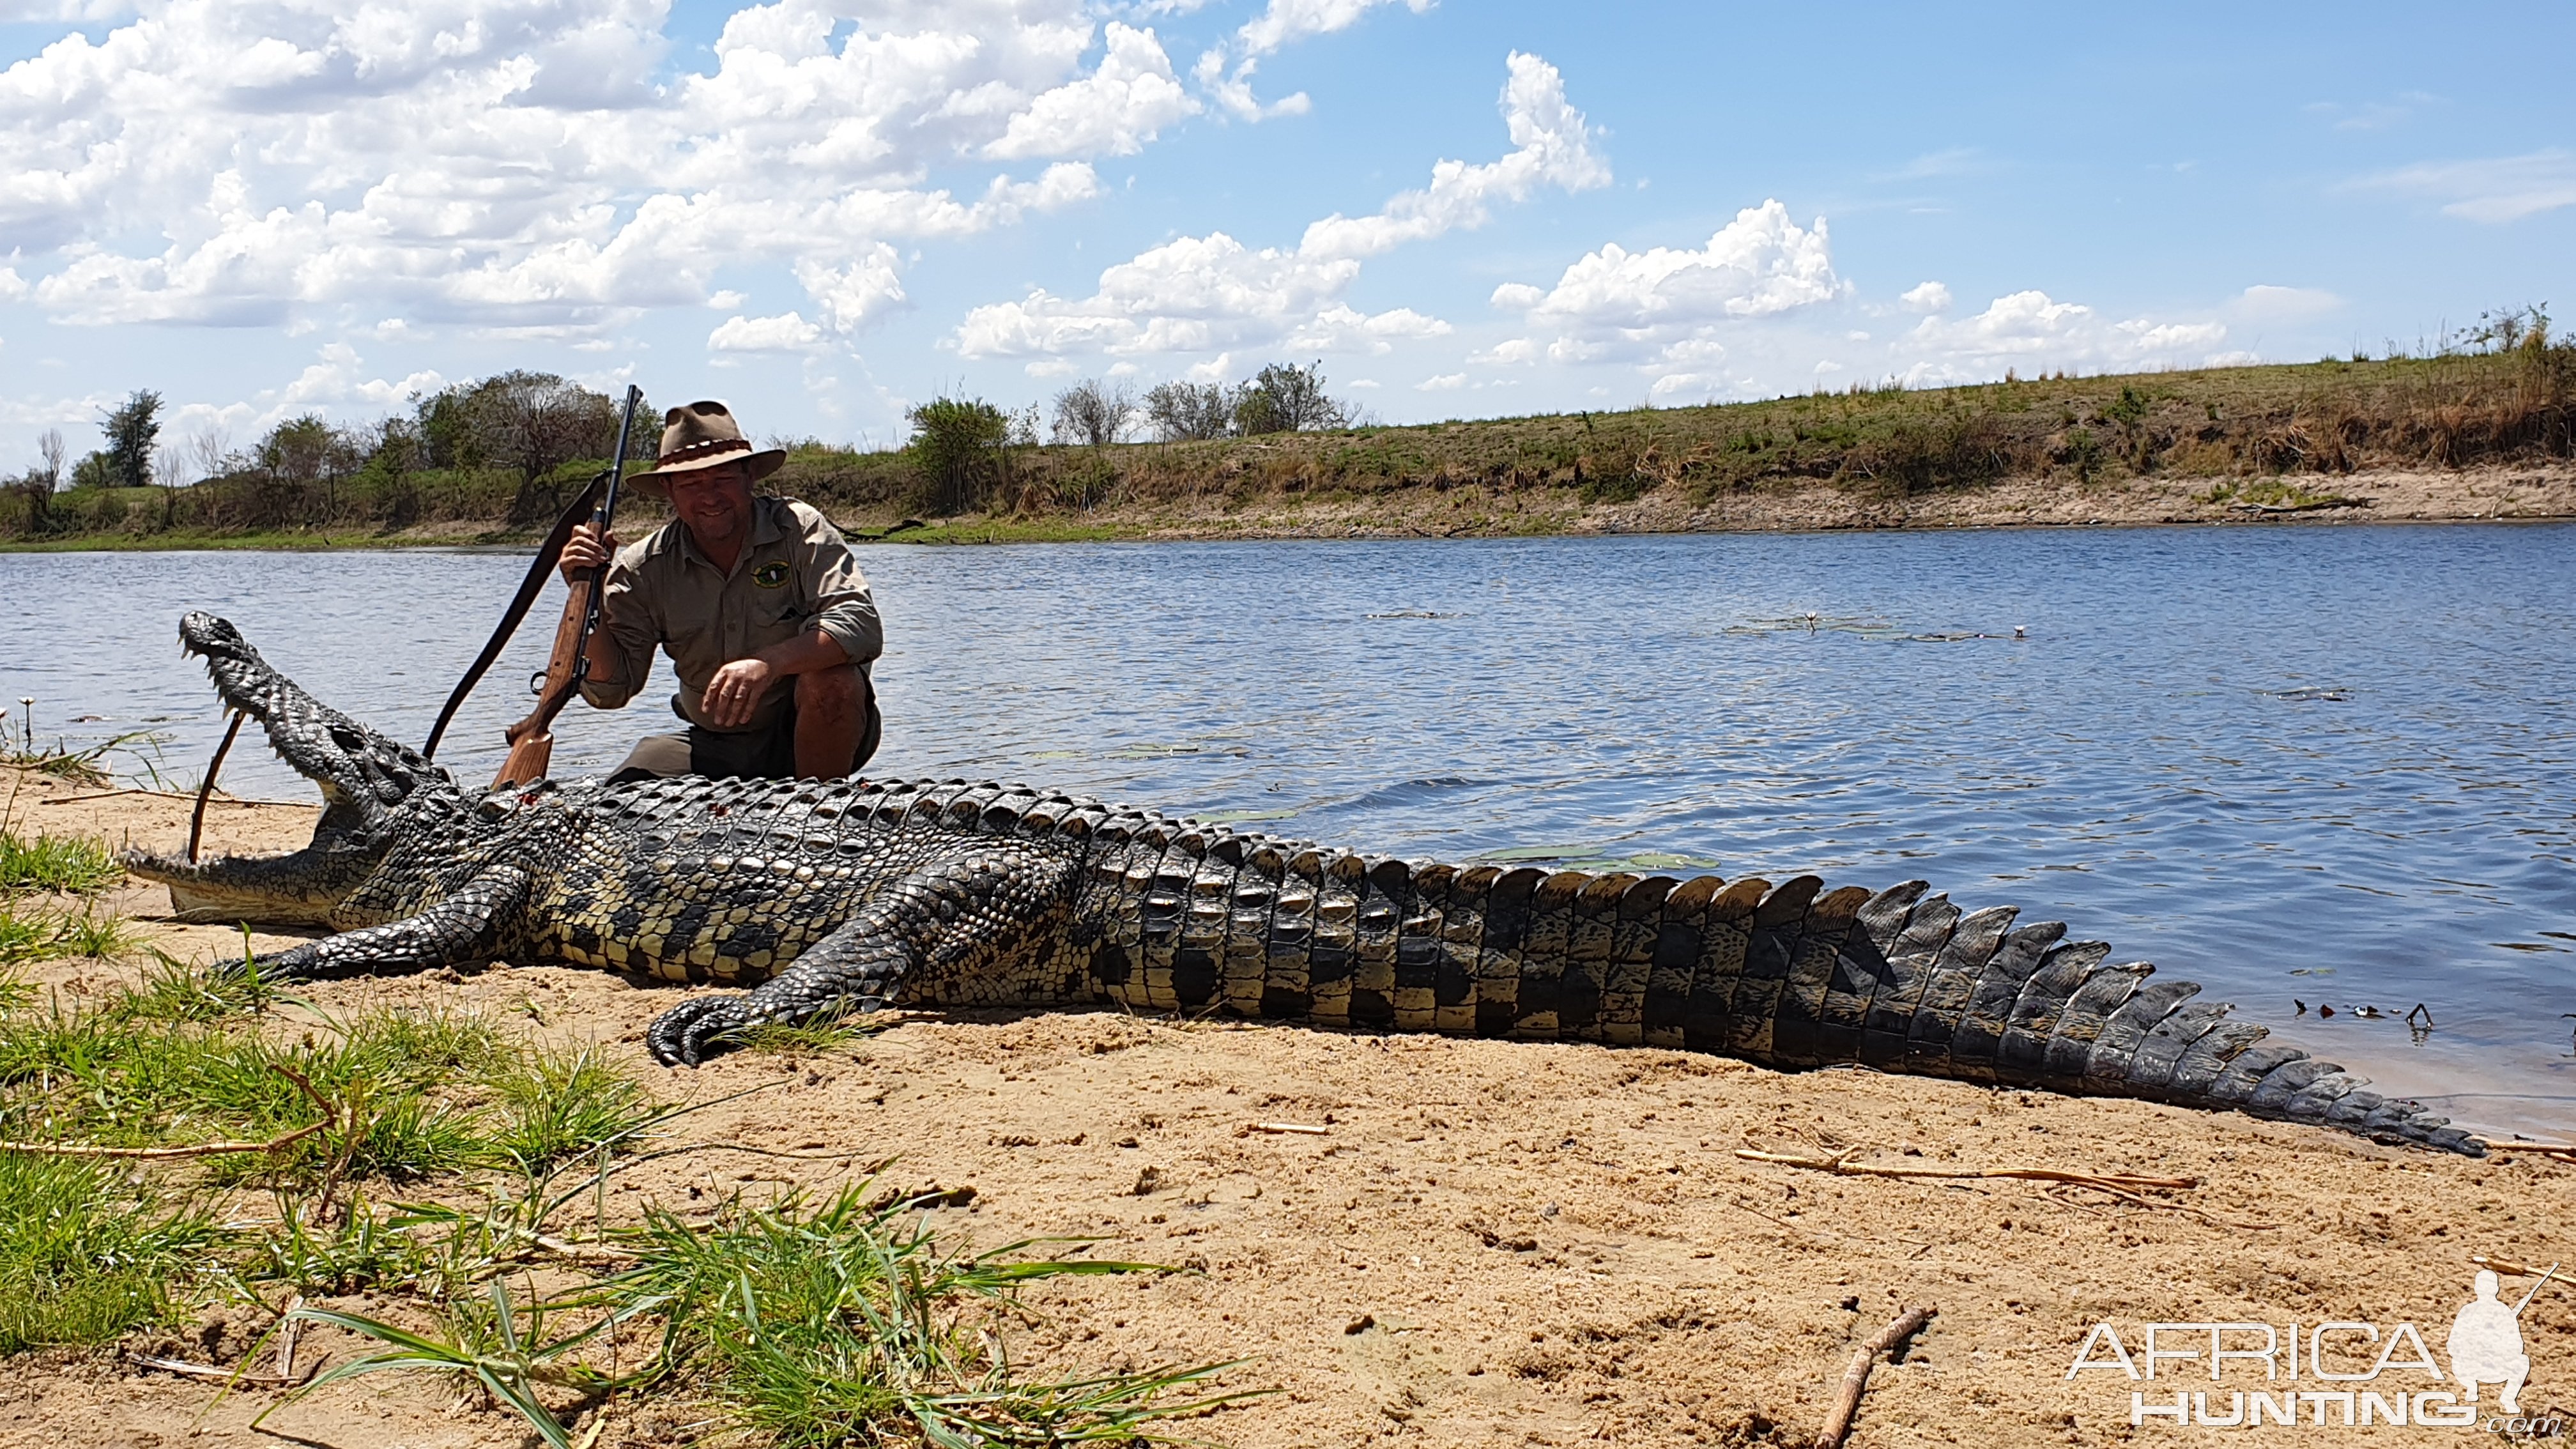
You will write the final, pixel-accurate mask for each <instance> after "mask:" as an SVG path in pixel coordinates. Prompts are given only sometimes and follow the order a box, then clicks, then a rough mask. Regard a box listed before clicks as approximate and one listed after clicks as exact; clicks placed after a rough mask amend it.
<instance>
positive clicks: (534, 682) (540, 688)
mask: <svg viewBox="0 0 2576 1449" xmlns="http://www.w3.org/2000/svg"><path fill="white" fill-rule="evenodd" d="M528 693H530V694H533V695H535V696H537V697H538V698H539V699H543V698H544V697H545V693H546V672H545V671H544V670H542V669H540V670H538V671H537V672H536V673H534V674H531V675H529V676H528Z"/></svg>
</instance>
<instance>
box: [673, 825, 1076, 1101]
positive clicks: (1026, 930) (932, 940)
mask: <svg viewBox="0 0 2576 1449" xmlns="http://www.w3.org/2000/svg"><path fill="white" fill-rule="evenodd" d="M1072 875H1073V866H1072V863H1071V862H1069V861H1066V860H1063V859H1060V858H1057V857H1053V856H1042V855H1037V854H1034V853H1031V852H1029V851H1024V850H1014V849H985V850H978V851H975V852H973V853H972V854H964V855H960V856H958V857H956V858H954V859H950V860H945V861H941V862H939V863H937V864H935V865H930V866H925V867H923V868H922V869H920V870H918V871H915V872H913V873H912V874H911V875H908V876H906V877H904V878H903V879H902V880H900V881H897V882H896V883H895V884H894V885H893V886H891V887H889V888H888V889H887V890H886V892H885V893H884V894H883V895H881V896H879V897H878V898H877V899H876V900H875V901H874V902H873V903H871V904H870V905H869V906H868V908H867V909H866V910H864V911H862V912H860V913H859V914H858V915H856V916H854V917H852V918H851V919H850V920H848V921H847V922H845V923H843V924H842V926H841V927H840V929H838V930H836V931H834V932H832V933H831V934H830V935H828V936H825V937H824V938H823V939H821V940H819V941H817V942H815V943H814V944H813V945H811V946H808V947H806V948H805V951H804V953H803V954H801V955H799V956H798V957H797V958H796V963H795V964H794V965H793V966H791V967H789V968H788V969H787V970H786V971H785V972H783V973H781V974H780V975H779V976H777V977H775V978H773V979H772V980H770V981H768V982H767V983H765V984H763V985H762V986H760V987H759V988H758V989H757V990H754V991H751V992H748V993H745V994H742V995H735V996H706V997H700V998H699V999H697V1000H695V1001H690V1002H685V1003H683V1004H681V1005H679V1006H675V1007H673V1008H671V1009H670V1010H669V1011H666V1012H664V1013H662V1014H661V1015H660V1016H658V1017H656V1018H654V1020H653V1025H652V1026H651V1027H649V1028H648V1029H646V1031H645V1033H644V1044H645V1046H646V1048H647V1049H648V1050H650V1051H651V1052H652V1053H653V1059H654V1060H655V1061H657V1062H660V1063H661V1064H662V1065H664V1066H666V1067H673V1066H691V1067H694V1066H696V1065H698V1064H699V1063H700V1062H702V1061H704V1060H706V1059H707V1058H708V1057H710V1056H713V1055H715V1054H716V1053H717V1052H720V1051H722V1050H724V1049H725V1047H726V1046H728V1045H730V1044H731V1043H730V1041H729V1040H728V1038H731V1037H734V1036H737V1035H739V1034H740V1033H741V1032H742V1031H743V1030H744V1029H746V1028H749V1027H754V1026H771V1025H792V1024H794V1023H797V1022H801V1021H806V1020H810V1019H811V1018H813V1017H815V1016H818V1015H821V1014H823V1013H825V1012H828V1011H851V1010H855V1011H874V1010H876V1009H877V1008H878V1007H880V1006H883V1005H885V1004H886V1003H887V1002H889V1001H892V1000H894V999H895V993H896V992H897V991H898V990H901V989H904V988H906V987H907V986H908V987H909V988H910V989H911V992H912V994H913V995H914V996H916V997H930V998H933V999H937V1000H956V1001H968V1000H973V999H974V998H975V996H976V995H977V993H976V992H975V991H974V990H972V989H971V988H970V983H969V982H968V981H967V978H972V977H976V976H979V975H992V974H995V973H994V968H995V967H996V965H997V964H998V963H999V962H1000V961H1001V960H1002V958H1004V957H1006V956H1008V955H1009V954H1011V953H1012V952H1013V951H1014V950H1015V949H1016V948H1018V947H1020V946H1021V945H1023V944H1024V943H1025V942H1026V941H1027V940H1028V939H1029V937H1030V936H1031V934H1032V928H1033V927H1035V926H1036V925H1038V924H1039V922H1040V921H1041V920H1042V919H1043V918H1044V917H1045V916H1047V915H1048V914H1049V913H1050V912H1052V911H1055V910H1058V909H1060V908H1061V907H1063V906H1064V904H1065V902H1066V899H1067V894H1068V890H1067V884H1068V882H1069V881H1070V880H1071V879H1072Z"/></svg>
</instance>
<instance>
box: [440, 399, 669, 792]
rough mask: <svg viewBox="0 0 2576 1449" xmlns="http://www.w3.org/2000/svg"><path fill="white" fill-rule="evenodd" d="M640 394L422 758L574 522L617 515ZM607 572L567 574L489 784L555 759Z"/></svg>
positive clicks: (451, 700)
mask: <svg viewBox="0 0 2576 1449" xmlns="http://www.w3.org/2000/svg"><path fill="white" fill-rule="evenodd" d="M643 400H644V390H643V389H642V388H640V387H629V388H627V389H626V407H625V409H624V411H623V413H622V414H621V415H620V416H619V418H618V421H617V451H616V453H615V454H613V455H612V456H611V458H610V460H609V464H608V468H607V471H605V472H603V473H601V474H600V475H599V476H598V477H596V478H593V479H591V480H590V486H588V487H587V488H584V489H583V490H582V493H581V497H579V498H577V499H575V500H574V501H573V505H572V507H570V508H567V509H565V510H564V512H563V516H562V517H560V518H558V519H556V520H555V526H554V529H553V530H552V531H551V532H549V533H548V534H547V535H546V540H545V542H544V543H543V544H541V545H539V546H538V549H537V557H536V559H535V560H534V561H533V562H532V563H531V564H530V565H529V568H528V576H527V577H526V578H525V579H524V580H522V581H521V582H520V584H519V592H518V596H517V597H516V598H514V599H512V600H511V601H510V607H509V608H508V609H507V610H506V611H504V613H503V614H502V618H501V627H500V628H499V629H497V630H495V631H494V632H493V635H492V638H491V641H490V642H489V643H486V644H485V645H484V646H483V653H482V654H481V655H480V656H479V657H477V658H476V659H475V661H474V665H473V667H472V668H470V669H468V670H466V671H465V677H464V678H463V679H461V680H459V681H457V685H456V690H455V692H454V693H452V694H450V695H449V696H448V698H447V706H446V708H444V709H442V710H440V711H439V714H438V723H437V724H436V725H434V726H432V727H431V729H430V732H429V743H427V744H426V745H423V746H422V747H421V751H420V752H421V754H422V756H423V757H424V758H426V757H428V756H431V755H435V754H436V753H437V752H438V741H439V739H440V737H441V736H443V735H445V734H446V733H447V722H448V721H449V720H451V719H453V718H455V717H456V710H457V706H459V705H461V704H463V703H464V702H465V696H466V695H468V694H470V693H472V692H473V689H474V686H475V684H476V682H477V681H479V680H481V679H482V677H483V672H484V671H485V670H487V669H489V668H491V667H492V661H494V660H495V659H498V658H500V657H501V650H502V648H503V647H504V646H506V645H507V644H508V643H509V642H510V636H511V634H513V633H514V632H516V631H517V629H518V627H519V621H520V620H522V619H524V618H526V617H527V614H528V608H529V606H530V605H532V604H534V603H535V602H536V598H537V594H538V593H539V592H540V591H541V590H542V589H544V587H545V581H546V575H547V574H548V573H551V572H552V571H553V570H554V566H555V562H556V560H557V559H559V558H560V557H561V556H562V554H563V550H564V544H565V543H566V542H567V541H568V540H569V539H570V538H571V537H572V531H573V529H574V527H575V526H577V525H578V524H580V523H581V522H582V521H583V517H582V515H583V514H584V513H585V512H587V513H588V514H589V520H588V521H589V522H591V523H592V524H595V525H597V527H598V529H599V534H600V536H601V537H602V538H605V537H607V536H608V530H609V527H610V525H611V524H613V523H615V522H616V521H617V495H618V490H619V488H620V487H621V486H622V485H623V484H624V482H625V480H626V443H627V439H628V438H629V437H631V436H632V435H633V434H634V431H635V409H636V407H637V405H638V404H640V403H641V402H642V401H643ZM607 575H608V565H606V564H601V565H599V566H598V567H596V568H590V569H584V570H582V572H581V574H580V575H579V576H578V577H576V578H575V579H573V581H572V592H571V593H570V594H569V595H567V596H566V597H565V599H564V610H563V619H562V621H561V622H560V623H558V624H556V625H555V647H554V652H553V653H552V654H550V655H548V656H547V658H546V672H545V673H543V674H540V675H537V676H535V677H534V678H533V679H531V680H530V681H529V684H530V686H531V687H532V688H533V689H534V690H535V692H536V695H537V707H536V708H535V709H533V710H530V711H529V712H528V717H527V718H526V719H523V720H521V721H519V722H518V723H517V724H514V725H512V726H510V728H509V730H508V732H507V738H508V739H509V741H510V758H509V759H508V760H506V761H504V762H503V763H502V765H501V773H500V774H498V775H496V776H494V777H493V779H492V788H493V789H495V790H498V789H500V788H501V787H503V786H505V785H524V784H526V783H528V782H529V781H531V780H535V779H538V778H540V777H542V776H543V775H544V774H545V773H546V769H547V767H548V766H549V765H551V764H552V763H553V761H554V748H555V737H554V723H555V716H556V715H559V714H561V713H563V711H564V707H565V706H566V705H569V704H571V703H572V697H573V694H574V692H575V691H576V690H579V689H580V688H581V683H582V680H583V679H584V678H585V677H587V676H588V674H589V672H590V636H591V635H592V634H594V633H596V632H597V631H598V629H599V608H600V592H601V589H602V588H603V586H604V585H605V583H606V580H607Z"/></svg>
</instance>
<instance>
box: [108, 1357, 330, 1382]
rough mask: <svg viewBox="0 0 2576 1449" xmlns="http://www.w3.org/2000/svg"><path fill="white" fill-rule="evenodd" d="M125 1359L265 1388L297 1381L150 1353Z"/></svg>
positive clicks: (169, 1371)
mask: <svg viewBox="0 0 2576 1449" xmlns="http://www.w3.org/2000/svg"><path fill="white" fill-rule="evenodd" d="M125 1360H126V1362H128V1363H139V1364H141V1365H143V1366H144V1367H145V1368H151V1369H159V1370H161V1372H163V1373H165V1374H182V1375H185V1376H186V1377H188V1378H192V1379H221V1380H222V1381H224V1382H225V1383H230V1384H251V1385H255V1386H257V1387H259V1388H264V1389H282V1388H288V1387H291V1386H293V1385H294V1383H295V1382H296V1381H295V1380H294V1379H293V1378H291V1377H289V1376H287V1375H285V1374H255V1373H247V1372H242V1371H238V1370H234V1369H228V1368H217V1367H215V1366H214V1365H213V1364H210V1363H189V1362H188V1361H186V1360H185V1359H176V1358H162V1357H160V1356H158V1355H156V1354H149V1353H129V1354H127V1355H126V1356H125Z"/></svg>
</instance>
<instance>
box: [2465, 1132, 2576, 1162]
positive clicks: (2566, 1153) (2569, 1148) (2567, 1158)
mask: <svg viewBox="0 0 2576 1449" xmlns="http://www.w3.org/2000/svg"><path fill="white" fill-rule="evenodd" d="M2478 1141H2479V1142H2481V1143H2484V1144H2485V1145H2486V1149H2487V1150H2488V1151H2489V1152H2532V1153H2537V1154H2539V1155H2540V1156H2542V1157H2554V1158H2556V1159H2558V1160H2559V1161H2561V1162H2576V1142H2525V1141H2522V1140H2521V1139H2519V1138H2514V1137H2481V1138H2479V1139H2478Z"/></svg>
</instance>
